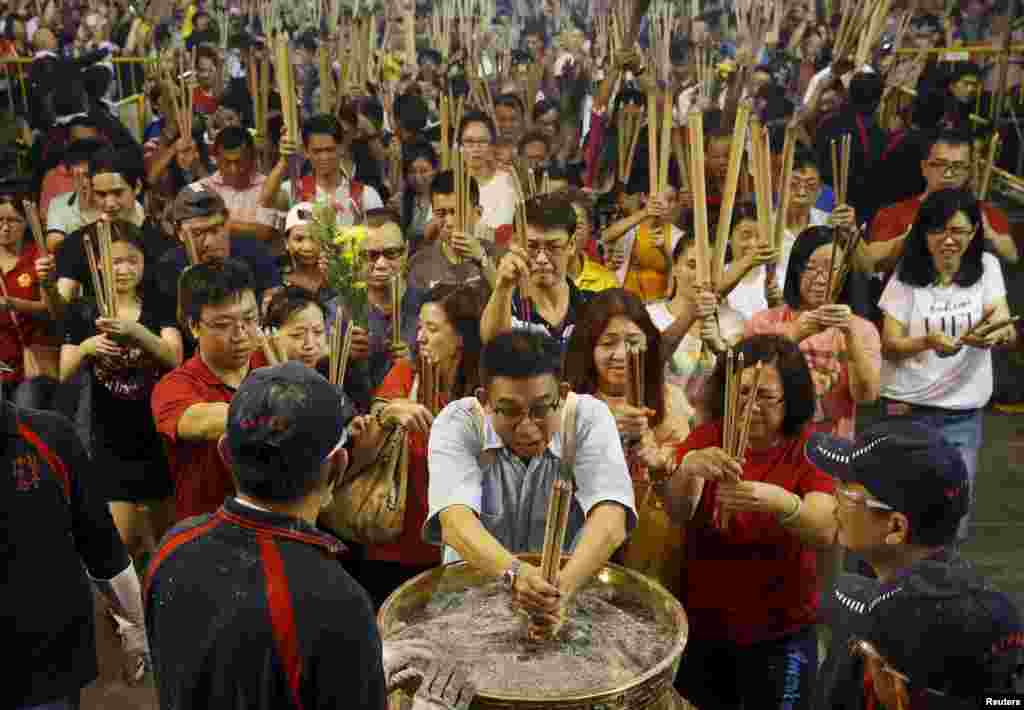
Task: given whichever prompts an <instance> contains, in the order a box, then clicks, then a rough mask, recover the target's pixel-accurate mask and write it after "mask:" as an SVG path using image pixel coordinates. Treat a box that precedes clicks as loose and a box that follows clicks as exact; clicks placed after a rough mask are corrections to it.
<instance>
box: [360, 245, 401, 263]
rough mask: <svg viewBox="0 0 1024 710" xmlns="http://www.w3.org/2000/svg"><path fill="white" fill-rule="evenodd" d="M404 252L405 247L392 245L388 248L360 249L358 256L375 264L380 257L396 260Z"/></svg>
mask: <svg viewBox="0 0 1024 710" xmlns="http://www.w3.org/2000/svg"><path fill="white" fill-rule="evenodd" d="M404 254H405V247H392V248H390V249H360V250H359V257H360V258H361V259H365V260H366V261H367V262H368V263H370V264H376V263H377V262H378V261H380V260H381V259H382V258H383V259H386V260H387V261H397V260H398V259H401V258H402V256H403V255H404Z"/></svg>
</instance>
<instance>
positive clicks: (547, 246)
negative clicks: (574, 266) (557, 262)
mask: <svg viewBox="0 0 1024 710" xmlns="http://www.w3.org/2000/svg"><path fill="white" fill-rule="evenodd" d="M568 246H569V242H527V243H526V253H527V254H529V255H530V258H531V259H536V258H537V257H539V256H540V253H541V252H544V253H545V254H547V256H548V258H549V259H557V258H558V257H560V256H561V255H562V253H563V252H564V251H565V249H566V247H568Z"/></svg>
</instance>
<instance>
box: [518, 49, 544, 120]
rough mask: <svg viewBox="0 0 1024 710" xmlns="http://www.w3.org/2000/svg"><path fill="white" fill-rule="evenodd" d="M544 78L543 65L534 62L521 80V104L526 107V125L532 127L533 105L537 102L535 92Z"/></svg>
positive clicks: (538, 89)
mask: <svg viewBox="0 0 1024 710" xmlns="http://www.w3.org/2000/svg"><path fill="white" fill-rule="evenodd" d="M543 80H544V65H543V64H542V63H540V62H536V63H534V64H531V65H530V68H529V69H528V70H527V72H526V79H525V80H524V81H523V105H524V106H525V107H526V125H527V126H529V127H530V128H533V107H534V105H535V104H536V103H537V92H539V91H540V85H541V82H542V81H543Z"/></svg>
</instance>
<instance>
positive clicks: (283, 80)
mask: <svg viewBox="0 0 1024 710" xmlns="http://www.w3.org/2000/svg"><path fill="white" fill-rule="evenodd" d="M290 42H291V40H290V38H289V37H288V34H287V33H285V32H281V33H279V34H277V35H275V37H274V45H273V46H274V75H275V78H276V79H277V91H278V93H279V94H280V95H281V114H282V116H283V118H284V129H285V134H286V135H287V137H288V139H289V140H290V141H291V142H292V143H298V142H299V140H300V136H301V134H300V133H299V118H298V114H297V113H296V108H297V107H296V105H295V73H294V72H293V71H292V56H291V47H290Z"/></svg>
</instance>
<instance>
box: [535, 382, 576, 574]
mask: <svg viewBox="0 0 1024 710" xmlns="http://www.w3.org/2000/svg"><path fill="white" fill-rule="evenodd" d="M575 465H576V395H575V394H573V393H571V392H570V393H569V394H568V395H567V396H566V398H565V404H564V405H563V407H562V461H561V467H560V469H559V477H558V480H556V481H555V483H554V485H553V486H552V488H551V497H550V498H549V499H548V514H547V525H546V526H545V528H544V548H543V550H542V553H541V573H542V574H543V575H544V579H545V580H547V582H548V583H549V584H555V583H556V580H557V578H558V572H559V570H560V569H561V562H562V547H563V546H564V544H565V531H566V528H567V527H568V525H569V511H570V510H571V508H572V495H573V485H572V481H573V473H572V472H573V468H574V466H575Z"/></svg>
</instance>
